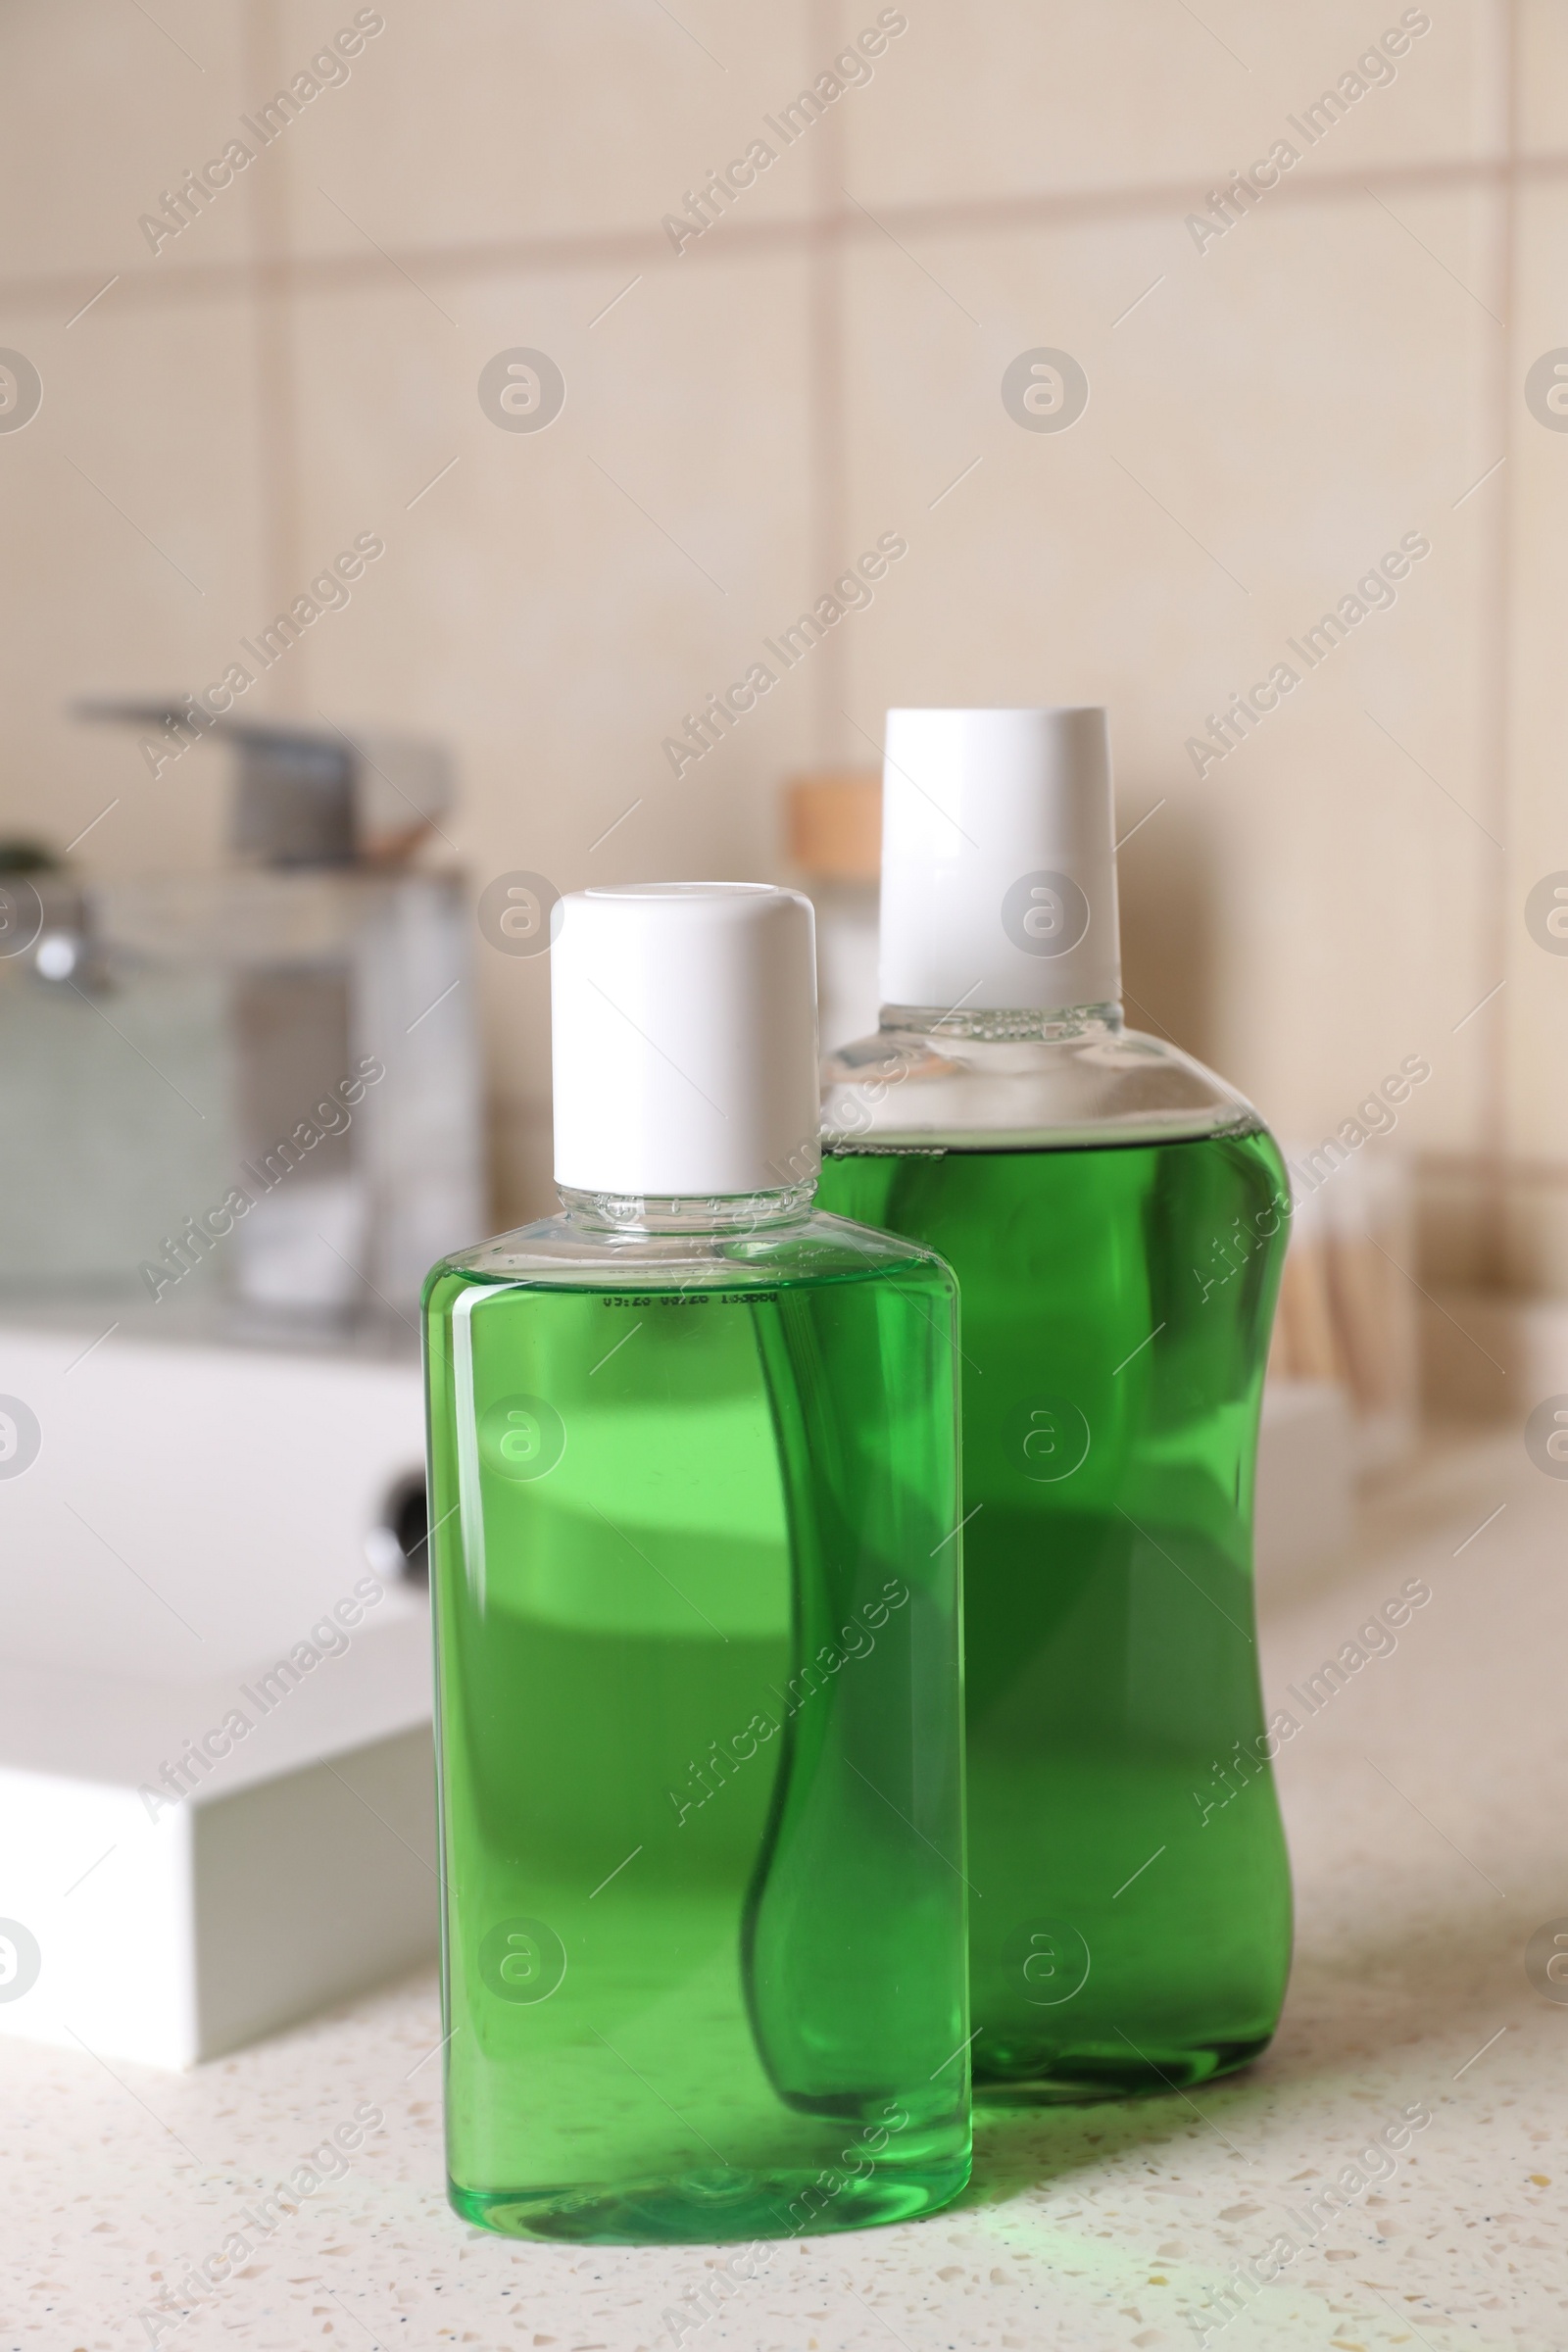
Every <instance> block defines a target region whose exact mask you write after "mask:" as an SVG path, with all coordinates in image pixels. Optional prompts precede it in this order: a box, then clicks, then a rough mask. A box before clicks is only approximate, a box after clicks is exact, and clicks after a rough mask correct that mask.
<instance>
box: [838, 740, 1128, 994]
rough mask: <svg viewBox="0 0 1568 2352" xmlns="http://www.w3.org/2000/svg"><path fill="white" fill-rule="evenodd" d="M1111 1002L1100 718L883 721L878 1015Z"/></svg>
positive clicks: (1105, 749) (1111, 855) (1112, 879)
mask: <svg viewBox="0 0 1568 2352" xmlns="http://www.w3.org/2000/svg"><path fill="white" fill-rule="evenodd" d="M1120 996H1121V952H1120V938H1119V933H1118V929H1117V921H1116V848H1115V827H1114V821H1113V815H1112V809H1111V789H1110V744H1109V738H1108V735H1107V732H1106V727H1105V713H1104V711H1103V710H1102V709H1100V708H1099V707H1098V706H1084V707H1079V708H1064V709H1054V710H1039V711H889V712H888V724H887V746H886V760H885V766H884V773H883V789H882V1002H883V1004H884V1005H920V1006H925V1007H931V1006H937V1007H939V1008H940V1009H942V1010H943V1011H947V1010H950V1009H954V1008H956V1009H960V1010H962V1011H965V1012H979V1011H1006V1010H1014V1011H1023V1010H1054V1009H1055V1008H1057V1007H1065V1006H1067V1005H1103V1004H1111V1003H1115V1002H1117V1001H1118V1000H1119V999H1120Z"/></svg>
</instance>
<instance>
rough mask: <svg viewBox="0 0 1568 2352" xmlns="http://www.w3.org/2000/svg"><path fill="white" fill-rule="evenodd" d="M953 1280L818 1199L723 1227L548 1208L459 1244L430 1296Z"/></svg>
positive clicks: (932, 1259)
mask: <svg viewBox="0 0 1568 2352" xmlns="http://www.w3.org/2000/svg"><path fill="white" fill-rule="evenodd" d="M878 1280H888V1281H895V1282H904V1283H907V1282H910V1281H913V1282H916V1283H925V1284H929V1285H930V1286H931V1287H933V1288H936V1289H945V1288H952V1287H954V1276H953V1274H952V1272H951V1270H950V1269H949V1267H948V1266H947V1264H946V1262H945V1261H944V1260H943V1259H942V1258H941V1257H939V1256H938V1255H937V1253H936V1251H935V1250H928V1249H926V1248H925V1247H924V1246H923V1245H922V1244H920V1243H918V1242H911V1241H907V1240H906V1239H904V1238H903V1237H902V1236H899V1235H895V1234H888V1233H879V1232H877V1231H876V1230H875V1229H874V1228H873V1227H871V1226H869V1225H858V1224H855V1223H853V1222H852V1221H851V1219H850V1218H848V1217H835V1216H830V1215H829V1214H828V1213H827V1211H826V1210H824V1209H812V1210H810V1211H809V1212H808V1213H806V1214H805V1215H803V1216H800V1217H792V1218H789V1219H788V1220H780V1221H778V1222H776V1223H769V1224H766V1225H761V1226H759V1227H757V1228H756V1229H754V1230H753V1231H750V1232H748V1231H747V1230H745V1229H744V1228H741V1229H738V1230H734V1229H732V1230H728V1231H725V1232H722V1233H711V1234H704V1233H696V1234H694V1233H647V1232H602V1231H594V1230H589V1229H586V1228H585V1227H584V1226H583V1225H581V1224H580V1223H579V1222H578V1221H577V1220H576V1219H574V1218H573V1217H571V1216H569V1215H565V1214H563V1215H558V1216H553V1217H541V1218H540V1219H539V1220H538V1221H537V1222H536V1223H534V1224H532V1225H522V1226H518V1227H517V1228H516V1230H515V1232H512V1233H503V1234H498V1235H496V1236H495V1238H494V1239H493V1240H490V1241H487V1242H481V1243H479V1244H477V1246H476V1247H474V1248H473V1249H471V1250H457V1251H455V1252H454V1253H453V1254H452V1255H451V1256H450V1257H444V1258H442V1259H441V1260H440V1262H439V1264H437V1265H436V1266H434V1267H433V1268H432V1269H431V1272H430V1274H429V1276H428V1278H427V1280H426V1284H425V1302H426V1304H427V1305H431V1304H433V1303H435V1296H436V1293H437V1291H438V1290H440V1291H442V1293H443V1295H446V1294H448V1293H450V1292H451V1291H453V1290H456V1289H463V1288H466V1287H470V1286H474V1285H481V1286H482V1285H490V1286H494V1287H497V1288H510V1289H515V1288H523V1289H528V1290H576V1291H616V1292H626V1293H630V1294H636V1293H642V1292H656V1291H670V1292H686V1293H691V1292H693V1291H704V1292H718V1293H722V1294H724V1295H725V1296H734V1295H737V1294H738V1295H742V1296H744V1295H747V1294H751V1293H756V1292H770V1291H778V1290H780V1289H787V1288H807V1287H812V1288H814V1287H817V1286H819V1285H822V1284H826V1283H838V1282H875V1281H878Z"/></svg>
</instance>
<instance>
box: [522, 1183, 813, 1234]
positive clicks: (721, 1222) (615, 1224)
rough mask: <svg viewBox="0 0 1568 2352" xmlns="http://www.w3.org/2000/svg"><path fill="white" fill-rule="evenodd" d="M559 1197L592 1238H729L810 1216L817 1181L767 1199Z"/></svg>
mask: <svg viewBox="0 0 1568 2352" xmlns="http://www.w3.org/2000/svg"><path fill="white" fill-rule="evenodd" d="M556 1191H557V1193H558V1195H559V1196H560V1200H561V1205H562V1207H563V1208H564V1210H565V1212H566V1215H567V1216H568V1217H569V1218H570V1219H571V1222H572V1223H573V1224H574V1225H580V1226H581V1227H582V1228H583V1230H584V1231H585V1232H588V1233H601V1234H602V1233H623V1234H631V1235H638V1234H684V1235H687V1236H698V1235H703V1234H716V1235H720V1236H724V1237H728V1236H732V1235H734V1234H738V1233H756V1232H757V1231H758V1230H759V1228H760V1227H769V1226H775V1225H791V1224H795V1223H798V1222H799V1221H800V1219H801V1218H803V1217H806V1216H809V1214H810V1209H811V1202H812V1201H813V1200H814V1199H815V1197H816V1176H815V1173H814V1171H813V1173H812V1174H811V1175H810V1176H809V1177H807V1178H806V1179H805V1180H804V1181H803V1182H801V1183H799V1184H787V1185H782V1186H780V1187H779V1188H778V1189H777V1190H776V1191H774V1192H762V1193H720V1194H697V1193H673V1194H653V1193H585V1192H579V1191H577V1190H576V1189H575V1188H574V1187H572V1186H571V1185H565V1184H561V1185H558V1186H557V1187H556Z"/></svg>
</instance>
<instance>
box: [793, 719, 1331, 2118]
mask: <svg viewBox="0 0 1568 2352" xmlns="http://www.w3.org/2000/svg"><path fill="white" fill-rule="evenodd" d="M883 827H884V830H883V866H882V893H883V896H882V995H883V998H884V999H885V1000H886V1002H885V1004H884V1006H883V1011H882V1026H881V1031H880V1034H879V1035H877V1036H876V1037H873V1038H868V1039H866V1040H865V1041H864V1042H863V1043H862V1044H859V1045H855V1046H852V1047H849V1048H848V1049H847V1050H845V1051H844V1052H842V1053H840V1054H835V1055H834V1056H833V1058H832V1059H831V1060H830V1061H829V1063H828V1065H827V1072H826V1080H827V1085H826V1115H825V1122H824V1124H825V1144H826V1150H827V1153H828V1156H827V1158H826V1159H825V1161H824V1165H823V1171H822V1184H821V1193H820V1198H821V1200H822V1201H823V1202H824V1204H825V1205H827V1206H829V1207H831V1208H834V1209H837V1210H838V1211H840V1212H841V1213H842V1214H843V1215H845V1216H851V1217H856V1218H860V1219H863V1220H865V1221H866V1222H867V1223H871V1224H875V1225H879V1226H884V1227H887V1228H890V1229H891V1230H892V1231H893V1232H896V1233H903V1234H907V1235H908V1236H909V1237H910V1239H911V1240H914V1241H918V1242H922V1243H924V1244H925V1245H926V1246H927V1247H928V1248H930V1249H934V1250H940V1251H941V1253H942V1254H943V1256H944V1257H945V1258H946V1259H947V1260H948V1262H949V1263H950V1264H951V1265H952V1267H953V1269H954V1271H955V1272H956V1275H957V1277H958V1284H959V1291H960V1296H961V1302H962V1320H961V1331H960V1337H961V1344H962V1367H961V1377H962V1386H963V1444H964V1466H963V1485H964V1509H965V1512H966V1513H967V1514H968V1516H967V1518H966V1522H965V1536H964V1543H965V1578H966V1600H965V1629H966V1633H965V1638H966V1644H967V1649H966V1708H967V1724H968V1808H969V1864H968V1870H969V1878H970V1881H971V1886H972V1899H971V1904H970V1934H971V1948H970V1961H971V1972H972V1991H973V2000H974V2022H975V2026H976V2028H977V2037H976V2040H975V2043H974V2053H973V2055H974V2070H975V2082H976V2091H977V2095H979V2096H983V2097H989V2098H990V2099H991V2100H993V2101H1002V2102H1004V2103H1005V2102H1009V2101H1012V2102H1031V2101H1033V2102H1048V2101H1055V2100H1082V2099H1090V2098H1096V2097H1107V2098H1114V2097H1120V2096H1123V2095H1125V2094H1126V2093H1128V2092H1130V2091H1135V2090H1157V2089H1158V2088H1159V2087H1160V2085H1161V2084H1162V2083H1164V2084H1173V2085H1187V2084H1192V2083H1196V2082H1202V2081H1204V2080H1205V2079H1207V2078H1208V2077H1210V2076H1213V2075H1218V2074H1223V2073H1226V2072H1228V2071H1229V2070H1231V2069H1232V2068H1235V2067H1238V2066H1243V2065H1245V2064H1246V2063H1247V2061H1248V2060H1249V2059H1250V2058H1252V2057H1254V2056H1255V2055H1256V2053H1257V2052H1258V2051H1259V2050H1260V2049H1262V2047H1263V2046H1264V2044H1265V2043H1266V2042H1267V2040H1268V2039H1269V2036H1270V2035H1271V2034H1272V2033H1273V2031H1274V2028H1275V2025H1276V2023H1277V2021H1278V2018H1279V2013H1280V2005H1281V2002H1282V2000H1283V1997H1284V1992H1285V1982H1286V1976H1287V1972H1288V1969H1289V1963H1290V1948H1291V1895H1290V1877H1289V1868H1288V1864H1287V1859H1286V1852H1285V1842H1284V1836H1283V1832H1282V1829H1281V1824H1280V1816H1279V1809H1278V1805H1277V1802H1276V1798H1275V1792H1274V1787H1273V1780H1272V1775H1271V1772H1270V1769H1269V1764H1268V1757H1269V1756H1270V1755H1271V1754H1272V1752H1273V1748H1274V1745H1275V1742H1274V1741H1273V1740H1272V1739H1271V1738H1270V1737H1269V1735H1267V1734H1266V1733H1265V1730H1264V1723H1263V1715H1262V1706H1261V1695H1260V1689H1259V1682H1258V1665H1257V1649H1256V1642H1255V1628H1254V1618H1253V1605H1252V1556H1251V1554H1252V1484H1253V1471H1254V1463H1255V1454H1256V1445H1257V1425H1258V1412H1259V1403H1260V1396H1261V1389H1262V1380H1263V1365H1264V1359H1265V1356H1266V1354H1267V1349H1268V1338H1269V1327H1270V1323H1271V1320H1272V1317H1273V1311H1274V1299H1275V1293H1276V1290H1277V1287H1278V1282H1279V1274H1280V1262H1281V1259H1282V1256H1283V1254H1284V1250H1285V1241H1286V1229H1287V1220H1288V1217H1289V1193H1288V1188H1287V1184H1286V1179H1285V1174H1284V1169H1283V1163H1282V1161H1281V1158H1280V1154H1279V1152H1278V1151H1277V1150H1276V1148H1275V1145H1274V1142H1273V1140H1272V1138H1271V1137H1270V1136H1269V1135H1268V1133H1267V1131H1266V1130H1265V1129H1264V1127H1263V1125H1262V1123H1261V1121H1260V1120H1259V1119H1258V1117H1257V1115H1256V1113H1255V1112H1254V1111H1253V1110H1252V1109H1251V1108H1250V1106H1249V1104H1248V1103H1245V1102H1244V1101H1243V1100H1242V1099H1241V1097H1240V1096H1238V1095H1236V1094H1234V1093H1232V1091H1231V1090H1230V1089H1229V1088H1228V1087H1226V1086H1224V1085H1222V1084H1221V1082H1220V1081H1219V1080H1218V1079H1216V1078H1214V1077H1213V1076H1212V1075H1211V1074H1210V1073H1209V1072H1208V1071H1207V1070H1205V1069H1203V1068H1201V1066H1200V1065H1199V1064H1198V1063H1197V1062H1195V1061H1193V1060H1191V1059H1190V1058H1189V1057H1188V1056H1187V1055H1186V1054H1182V1053H1179V1052H1178V1051H1177V1050H1176V1049H1175V1048H1174V1047H1172V1046H1169V1045H1165V1044H1162V1043H1160V1042H1159V1041H1158V1040H1157V1039H1154V1038H1151V1037H1142V1036H1139V1035H1137V1034H1135V1033H1133V1032H1130V1031H1128V1030H1127V1029H1125V1028H1124V1027H1123V1025H1122V1013H1121V1005H1120V1001H1119V1000H1120V995H1121V978H1120V958H1119V945H1118V938H1117V924H1116V865H1115V850H1114V846H1113V845H1114V834H1113V827H1112V817H1111V792H1110V769H1109V759H1108V752H1107V745H1106V733H1105V716H1104V712H1103V711H1100V710H1040V711H1026V710H1025V711H892V712H890V713H889V718H888V734H887V768H886V777H885V798H884V818H883Z"/></svg>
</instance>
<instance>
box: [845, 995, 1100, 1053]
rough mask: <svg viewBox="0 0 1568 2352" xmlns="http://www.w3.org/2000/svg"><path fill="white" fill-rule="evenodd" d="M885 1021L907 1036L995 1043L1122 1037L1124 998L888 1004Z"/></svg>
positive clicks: (886, 1026)
mask: <svg viewBox="0 0 1568 2352" xmlns="http://www.w3.org/2000/svg"><path fill="white" fill-rule="evenodd" d="M879 1025H880V1027H881V1028H883V1029H896V1030H900V1031H902V1032H903V1033H904V1034H905V1035H906V1036H908V1035H911V1034H912V1035H914V1036H916V1037H952V1038H980V1039H985V1040H988V1041H990V1042H992V1043H1002V1042H1006V1043H1011V1042H1012V1041H1013V1040H1015V1039H1024V1038H1038V1039H1041V1040H1044V1041H1046V1042H1048V1043H1053V1044H1054V1043H1056V1042H1057V1041H1059V1040H1061V1039H1063V1038H1072V1037H1119V1036H1120V1034H1121V1031H1122V1029H1123V1027H1124V1025H1125V1024H1124V1021H1123V1018H1122V1009H1121V1005H1120V1003H1119V1002H1117V1001H1114V1000H1113V1001H1109V1002H1107V1003H1105V1004H1103V1005H1049V1006H1046V1005H1014V1006H1010V1007H998V1006H993V1005H978V1006H976V1005H953V1006H951V1007H950V1008H949V1010H948V1011H946V1012H943V1011H941V1010H940V1009H939V1008H938V1007H937V1006H935V1005H883V1007H882V1010H881V1014H880V1019H879Z"/></svg>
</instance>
